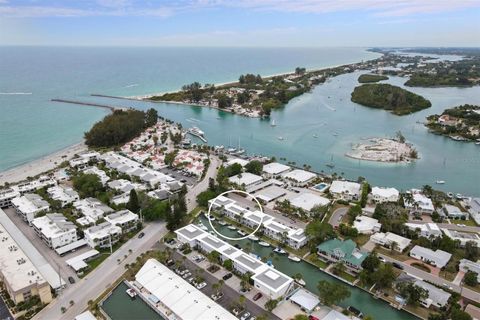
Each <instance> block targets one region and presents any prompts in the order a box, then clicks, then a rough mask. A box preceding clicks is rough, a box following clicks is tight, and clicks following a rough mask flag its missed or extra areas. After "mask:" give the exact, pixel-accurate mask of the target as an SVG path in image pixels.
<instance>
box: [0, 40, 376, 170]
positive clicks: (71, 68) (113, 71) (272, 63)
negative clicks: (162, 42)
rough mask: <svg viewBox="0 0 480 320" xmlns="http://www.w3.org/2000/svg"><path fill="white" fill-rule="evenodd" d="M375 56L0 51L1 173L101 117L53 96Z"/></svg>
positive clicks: (274, 51) (73, 137) (138, 91)
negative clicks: (60, 101) (58, 100)
mask: <svg viewBox="0 0 480 320" xmlns="http://www.w3.org/2000/svg"><path fill="white" fill-rule="evenodd" d="M377 56H379V55H378V54H374V53H370V52H366V51H365V50H364V49H361V48H324V49H322V48H320V49H308V48H307V49H302V48H298V49H287V48H263V49H260V48H259V49H256V48H91V47H79V48H66V47H0V171H3V170H5V169H8V168H11V167H14V166H17V165H20V164H23V163H26V162H28V161H31V160H33V159H36V158H39V157H41V156H44V155H47V154H49V153H51V152H53V151H57V150H59V149H62V148H64V147H67V146H69V145H71V144H73V143H77V142H80V141H81V139H82V137H83V132H84V131H86V130H88V129H89V128H90V126H91V125H92V124H93V123H94V122H95V121H97V120H99V119H101V118H102V117H103V116H104V115H105V114H106V113H105V111H104V110H102V109H97V108H92V107H84V106H74V105H67V104H60V103H54V102H50V99H52V98H65V99H74V100H75V99H77V100H88V99H90V97H89V95H90V94H91V93H103V94H109V95H124V96H130V95H145V94H148V93H153V92H164V91H171V90H177V89H179V88H180V87H181V86H182V85H184V84H186V83H190V82H193V81H200V82H202V83H218V82H227V81H232V80H236V79H238V76H239V75H240V74H242V73H247V72H253V73H260V74H263V75H268V74H275V73H280V72H287V71H292V70H294V69H295V67H297V66H303V67H307V68H321V67H326V66H330V65H338V64H345V63H352V62H356V61H360V60H364V59H372V58H375V57H377ZM18 93H27V94H18ZM112 103H114V104H117V103H118V101H114V102H112ZM179 116H181V115H179Z"/></svg>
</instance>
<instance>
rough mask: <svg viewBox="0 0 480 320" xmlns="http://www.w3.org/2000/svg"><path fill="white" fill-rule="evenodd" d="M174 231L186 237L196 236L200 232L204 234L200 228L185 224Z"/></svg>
mask: <svg viewBox="0 0 480 320" xmlns="http://www.w3.org/2000/svg"><path fill="white" fill-rule="evenodd" d="M175 232H177V233H180V234H181V235H183V236H184V237H186V238H187V239H193V238H195V237H198V236H199V235H201V234H204V232H203V231H202V230H200V229H199V228H197V227H194V226H193V225H188V226H185V227H183V228H181V229H178V230H176V231H175Z"/></svg>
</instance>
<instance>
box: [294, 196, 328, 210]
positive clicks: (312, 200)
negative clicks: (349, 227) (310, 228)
mask: <svg viewBox="0 0 480 320" xmlns="http://www.w3.org/2000/svg"><path fill="white" fill-rule="evenodd" d="M289 201H290V204H291V205H292V206H294V207H296V208H299V209H302V210H304V211H305V212H306V213H307V214H308V213H309V212H310V210H312V209H313V208H314V207H317V206H320V207H324V206H327V205H329V204H330V200H329V199H327V198H325V197H322V196H319V195H317V194H314V193H310V192H303V193H300V194H299V195H296V194H295V195H294V197H292V198H290V199H289Z"/></svg>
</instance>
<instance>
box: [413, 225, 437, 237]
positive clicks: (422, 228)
mask: <svg viewBox="0 0 480 320" xmlns="http://www.w3.org/2000/svg"><path fill="white" fill-rule="evenodd" d="M405 226H406V227H407V228H408V229H410V230H413V231H417V232H418V233H419V235H420V236H422V237H425V238H430V237H433V238H436V237H441V236H442V231H441V230H440V228H439V227H438V225H437V224H436V223H422V224H418V223H405Z"/></svg>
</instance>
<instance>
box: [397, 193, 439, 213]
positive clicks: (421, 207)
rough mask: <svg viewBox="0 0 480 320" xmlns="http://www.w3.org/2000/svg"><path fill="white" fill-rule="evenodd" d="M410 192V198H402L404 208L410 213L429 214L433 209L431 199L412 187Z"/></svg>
mask: <svg viewBox="0 0 480 320" xmlns="http://www.w3.org/2000/svg"><path fill="white" fill-rule="evenodd" d="M410 194H411V195H412V200H407V199H405V198H404V203H405V208H407V209H408V210H409V211H410V213H418V214H429V215H431V214H432V213H433V212H434V211H435V207H434V206H433V202H432V200H430V198H427V197H426V196H424V195H423V194H422V193H421V192H420V191H419V190H415V189H412V190H411V191H410Z"/></svg>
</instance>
